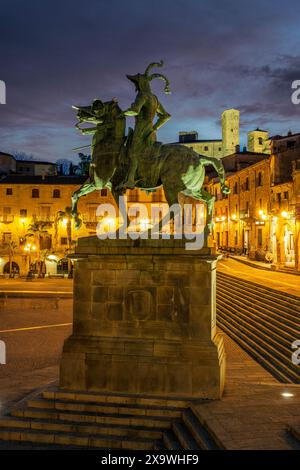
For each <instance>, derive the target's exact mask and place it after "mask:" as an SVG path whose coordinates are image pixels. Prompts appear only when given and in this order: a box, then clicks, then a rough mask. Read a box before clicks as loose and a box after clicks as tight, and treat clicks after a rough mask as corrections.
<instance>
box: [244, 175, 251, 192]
mask: <svg viewBox="0 0 300 470" xmlns="http://www.w3.org/2000/svg"><path fill="white" fill-rule="evenodd" d="M249 189H250V185H249V178H248V176H247V178H246V181H245V191H249Z"/></svg>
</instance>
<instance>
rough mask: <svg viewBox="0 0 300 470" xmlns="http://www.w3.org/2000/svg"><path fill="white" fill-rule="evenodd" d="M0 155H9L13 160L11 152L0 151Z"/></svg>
mask: <svg viewBox="0 0 300 470" xmlns="http://www.w3.org/2000/svg"><path fill="white" fill-rule="evenodd" d="M0 155H7V156H8V157H11V158H13V159H14V160H15V157H14V156H13V155H12V154H11V153H7V152H0Z"/></svg>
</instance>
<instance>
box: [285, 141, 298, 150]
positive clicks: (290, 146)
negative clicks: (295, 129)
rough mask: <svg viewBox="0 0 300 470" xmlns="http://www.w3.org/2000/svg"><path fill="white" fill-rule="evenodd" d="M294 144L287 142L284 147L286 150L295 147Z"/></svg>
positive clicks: (293, 142)
mask: <svg viewBox="0 0 300 470" xmlns="http://www.w3.org/2000/svg"><path fill="white" fill-rule="evenodd" d="M295 145H296V142H295V141H294V140H291V141H290V142H287V144H286V147H287V148H288V149H290V148H293V147H295Z"/></svg>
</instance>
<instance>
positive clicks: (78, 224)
mask: <svg viewBox="0 0 300 470" xmlns="http://www.w3.org/2000/svg"><path fill="white" fill-rule="evenodd" d="M81 225H82V220H81V219H75V230H78V229H80V227H81Z"/></svg>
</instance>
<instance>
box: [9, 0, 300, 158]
mask: <svg viewBox="0 0 300 470" xmlns="http://www.w3.org/2000/svg"><path fill="white" fill-rule="evenodd" d="M299 18H300V2H299V0H289V1H288V2H287V1H282V0H281V1H278V0H272V2H271V1H270V0H259V1H257V0H252V1H246V0H244V1H241V0H234V1H233V0H219V1H218V0H210V1H208V0H207V1H206V0H205V1H204V0H152V1H151V0H148V1H146V0H128V1H125V0H122V1H121V0H105V1H103V0H88V1H85V2H84V1H82V0H81V1H78V0H63V1H62V0H60V1H57V0H43V1H41V0H35V1H34V0H26V1H24V0H1V30H0V79H1V80H4V81H5V82H6V86H7V104H6V105H0V142H1V143H0V150H1V151H11V152H15V151H19V152H21V151H22V152H27V153H32V154H34V155H35V156H37V157H38V158H40V159H48V160H54V161H55V160H57V159H58V158H68V159H70V158H75V157H76V153H74V152H72V150H71V149H72V147H76V146H79V145H85V144H88V143H89V142H90V137H82V136H80V135H79V134H78V133H77V132H76V130H75V129H74V127H73V125H74V123H75V115H74V111H73V110H72V109H71V105H72V104H89V103H90V102H91V100H92V99H94V98H96V97H99V98H101V99H102V100H107V99H110V98H112V97H114V96H116V97H118V99H119V103H120V106H121V107H122V108H123V109H125V108H126V107H128V106H129V104H130V103H131V102H132V101H133V100H134V97H135V91H134V87H133V86H132V84H131V83H130V82H129V81H128V80H127V79H126V77H125V74H126V73H129V74H134V73H137V72H143V71H144V69H145V67H146V66H147V65H148V63H149V62H152V61H158V60H160V59H164V61H165V67H164V68H163V69H162V70H161V71H162V72H163V73H165V74H166V75H167V76H168V78H169V80H170V84H171V90H172V94H171V95H164V94H163V83H162V82H161V81H158V80H157V81H156V82H155V84H154V81H153V82H152V83H153V89H154V90H155V92H156V93H157V94H158V96H159V98H160V99H161V101H162V103H163V104H164V106H165V108H166V109H167V111H168V112H170V113H171V114H172V119H171V120H170V121H169V122H168V123H167V124H166V125H165V126H164V127H163V128H162V130H161V131H160V132H159V138H160V140H162V141H164V142H168V141H175V140H177V134H178V131H179V130H190V129H195V130H198V131H199V138H219V137H220V136H221V129H220V115H221V112H222V111H223V110H224V109H225V108H231V107H235V108H238V109H240V111H241V140H242V143H243V142H245V139H246V131H247V130H252V129H253V128H256V127H257V126H259V127H262V128H264V129H268V130H270V132H271V134H275V133H286V132H287V131H288V130H289V129H290V128H291V129H292V130H293V131H300V122H299V116H300V105H299V106H295V105H292V104H291V100H290V95H291V82H292V81H293V80H295V79H299V80H300V57H299V51H300V28H299ZM157 71H159V70H157ZM130 124H132V123H130Z"/></svg>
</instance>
